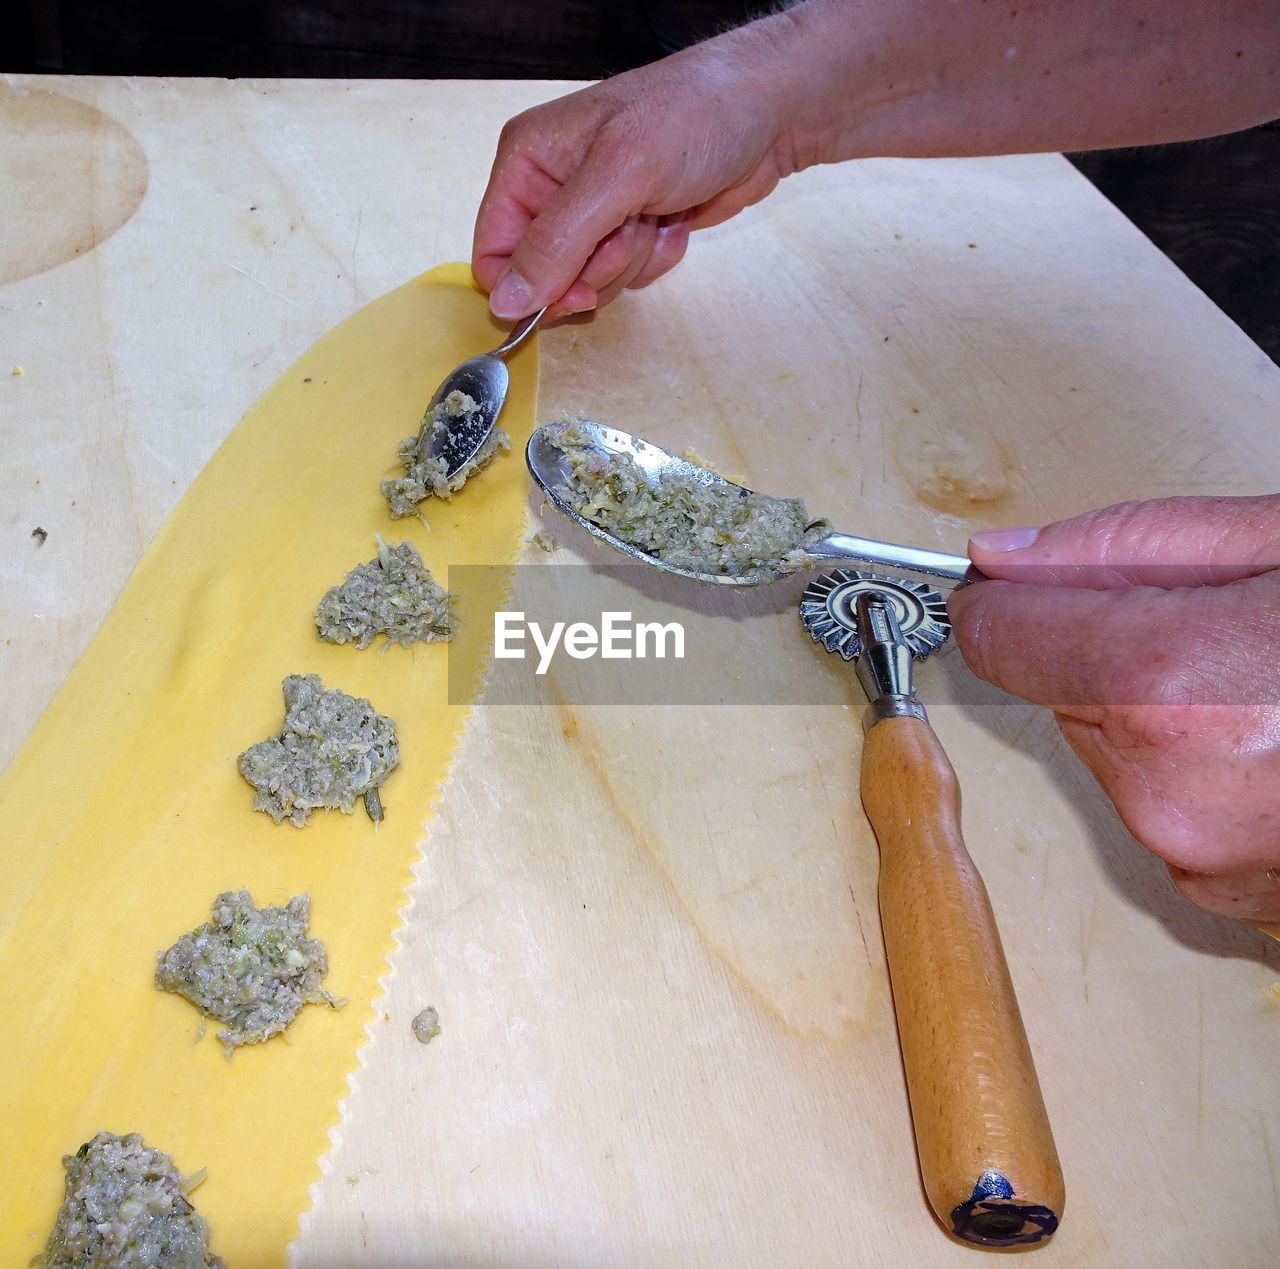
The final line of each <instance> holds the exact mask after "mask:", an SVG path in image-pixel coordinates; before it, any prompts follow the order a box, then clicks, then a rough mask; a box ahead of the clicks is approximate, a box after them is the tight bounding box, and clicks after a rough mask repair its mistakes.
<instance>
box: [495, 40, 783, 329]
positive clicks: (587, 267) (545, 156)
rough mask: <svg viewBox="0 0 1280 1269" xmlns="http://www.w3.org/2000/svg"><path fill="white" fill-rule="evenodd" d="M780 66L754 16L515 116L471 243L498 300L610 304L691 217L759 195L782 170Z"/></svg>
mask: <svg viewBox="0 0 1280 1269" xmlns="http://www.w3.org/2000/svg"><path fill="white" fill-rule="evenodd" d="M784 78H785V77H784V76H782V75H780V74H778V73H777V71H776V68H773V67H772V66H771V65H770V59H769V56H768V49H767V36H763V35H762V32H761V31H760V30H759V29H757V28H754V27H748V28H744V29H743V30H741V31H735V32H731V33H730V34H728V35H726V36H721V37H720V38H719V39H716V40H711V41H708V42H707V43H706V44H700V45H697V46H696V47H694V48H692V49H688V50H686V51H685V52H683V53H679V54H677V55H676V56H674V57H669V58H666V59H665V60H664V61H661V62H657V63H655V64H654V65H652V66H646V67H643V68H642V69H640V70H636V71H631V72H629V73H627V74H625V75H619V76H618V77H617V78H616V79H611V80H608V81H606V82H605V83H603V84H596V85H594V86H593V87H591V88H586V89H583V90H582V91H580V92H576V93H573V94H571V95H570V96H568V97H562V98H560V99H559V100H557V101H552V102H548V103H547V104H546V105H544V106H537V107H535V108H534V109H532V110H527V111H525V113H524V114H521V115H517V116H516V117H515V118H514V119H512V120H511V121H510V122H509V123H508V124H507V125H506V127H505V128H504V129H503V130H502V135H501V137H500V138H499V140H498V154H497V158H496V159H495V160H494V165H493V172H492V174H491V175H490V178H489V187H488V189H487V190H486V191H485V195H484V200H483V202H482V203H481V205H480V214H479V217H478V219H477V221H476V228H475V242H474V248H473V255H472V268H473V270H474V272H475V276H476V280H477V281H478V282H479V283H480V285H481V286H482V287H484V288H485V289H486V290H488V291H490V292H492V296H491V301H490V302H491V305H492V308H493V311H494V313H495V314H497V316H499V317H504V318H509V319H514V318H518V317H523V316H524V315H525V314H527V313H531V312H533V311H534V310H535V309H537V308H540V307H542V305H544V304H550V303H553V302H554V303H555V304H556V311H557V312H559V313H566V312H575V311H581V310H584V309H591V308H595V307H597V306H598V305H602V304H607V303H608V302H609V301H610V300H611V299H613V298H614V297H615V296H616V295H618V294H619V293H620V292H621V291H622V290H623V289H625V288H627V287H631V288H636V287H642V286H647V285H648V284H649V283H650V282H652V281H654V280H655V279H656V278H659V277H661V276H662V274H664V273H665V272H666V271H667V270H668V269H670V268H673V267H674V266H675V265H676V264H678V263H679V261H680V258H681V257H682V256H683V255H684V252H685V247H686V246H687V245H688V241H689V232H690V230H692V229H700V228H704V227H706V226H709V225H715V224H718V223H719V222H720V221H722V220H726V219H728V218H729V217H730V216H732V215H734V214H735V213H737V212H739V211H741V210H742V209H743V208H744V207H746V206H748V205H749V204H751V203H755V202H758V201H759V200H760V199H762V198H763V197H764V196H765V195H766V194H768V193H769V191H770V190H772V189H773V187H774V186H775V185H776V184H777V183H778V181H779V180H780V179H781V178H782V177H783V176H784V175H785V174H786V171H785V170H784V168H783V166H782V165H781V163H780V159H779V156H778V154H777V153H776V152H775V151H776V147H777V144H778V138H779V128H780V115H781V107H780V102H779V97H780V95H781V94H782V92H783V89H784Z"/></svg>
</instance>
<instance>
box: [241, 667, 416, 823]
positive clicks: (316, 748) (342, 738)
mask: <svg viewBox="0 0 1280 1269" xmlns="http://www.w3.org/2000/svg"><path fill="white" fill-rule="evenodd" d="M284 704H285V716H284V727H283V728H282V729H281V731H280V733H279V735H276V736H272V737H271V738H270V739H269V740H263V741H260V742H259V743H258V744H256V745H254V746H253V747H252V748H251V749H246V750H245V751H244V753H242V754H241V755H240V774H241V775H242V776H244V778H245V779H246V780H248V781H249V783H250V784H251V785H253V787H254V788H255V789H257V791H258V796H257V798H256V800H255V801H254V804H253V806H254V809H255V810H257V811H265V812H266V813H267V814H268V815H270V816H271V818H272V819H273V820H275V822H276V823H277V824H279V823H281V822H282V821H283V820H288V821H289V822H290V823H291V824H296V825H297V826H298V827H299V828H301V827H302V826H303V825H304V824H305V823H306V822H307V819H308V818H309V817H310V815H311V812H312V811H313V810H315V809H316V808H317V807H323V808H325V809H326V810H339V811H344V812H346V813H347V814H348V815H349V814H350V813H351V810H352V808H353V807H354V805H355V800H356V798H358V797H363V798H364V808H365V810H366V811H367V812H368V814H369V818H370V819H371V820H373V822H374V823H375V824H376V823H378V822H379V821H380V820H381V819H382V800H381V798H380V797H379V795H378V786H379V785H380V784H382V782H383V781H384V780H385V779H386V778H387V777H388V776H389V775H390V774H391V773H392V772H393V771H394V770H395V769H396V768H397V767H398V766H399V765H400V743H399V741H398V740H397V738H396V725H395V723H393V722H392V721H391V719H389V718H387V717H386V716H385V715H384V714H379V713H378V712H377V711H376V710H375V709H374V708H373V706H372V705H371V704H370V703H369V702H368V701H367V700H365V699H364V698H363V697H359V696H348V695H347V694H346V693H345V692H339V691H337V690H334V691H327V690H326V689H325V686H324V684H323V683H321V682H320V678H319V676H318V675H316V674H307V675H300V674H291V675H289V677H288V678H287V679H285V681H284Z"/></svg>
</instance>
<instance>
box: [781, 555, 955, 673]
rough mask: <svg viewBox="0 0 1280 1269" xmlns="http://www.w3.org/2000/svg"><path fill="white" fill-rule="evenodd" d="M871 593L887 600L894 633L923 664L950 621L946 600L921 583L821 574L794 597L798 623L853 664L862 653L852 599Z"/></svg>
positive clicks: (842, 571) (851, 572)
mask: <svg viewBox="0 0 1280 1269" xmlns="http://www.w3.org/2000/svg"><path fill="white" fill-rule="evenodd" d="M871 593H875V594H878V595H883V596H885V597H886V598H887V599H888V600H889V602H890V604H891V605H892V608H893V615H894V616H895V617H896V618H897V622H898V632H899V633H900V634H901V635H902V638H903V640H904V641H905V642H906V644H907V646H908V647H909V648H910V649H911V654H912V656H914V657H916V658H917V659H918V660H921V661H923V660H924V659H925V657H927V656H928V655H929V654H930V653H932V652H936V651H937V650H938V649H939V648H940V647H942V645H943V644H944V643H946V641H947V636H948V635H949V634H950V633H951V620H950V618H949V617H948V616H947V605H946V601H945V600H944V599H943V598H942V596H941V595H940V594H939V593H938V592H937V591H936V590H934V589H933V588H932V587H930V586H926V585H925V584H924V583H923V582H915V581H908V580H907V579H906V578H901V577H886V576H884V575H883V574H882V573H863V572H859V571H858V570H856V569H851V568H838V569H836V570H834V571H833V572H831V573H825V574H823V576H822V577H819V578H818V579H817V581H813V582H810V583H809V585H808V586H806V587H805V591H804V594H803V596H801V599H800V620H801V621H803V622H804V624H805V629H807V630H808V631H809V633H810V634H811V635H812V636H813V638H814V640H815V641H816V642H818V643H820V644H822V645H823V647H825V648H826V650H827V651H828V652H838V653H839V654H840V655H841V656H842V657H844V659H845V660H846V661H854V660H856V659H857V658H858V657H859V656H860V655H861V653H862V651H863V647H862V637H861V635H860V634H859V632H858V613H857V602H858V596H859V595H866V594H871Z"/></svg>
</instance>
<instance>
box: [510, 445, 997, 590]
mask: <svg viewBox="0 0 1280 1269" xmlns="http://www.w3.org/2000/svg"><path fill="white" fill-rule="evenodd" d="M548 426H549V425H548V424H543V425H542V427H540V428H538V429H537V430H536V431H535V432H534V433H533V435H532V436H531V437H530V438H529V444H528V445H527V446H526V448H525V462H526V463H528V465H529V473H530V475H531V476H532V477H533V479H534V481H535V482H536V483H537V484H538V486H539V488H541V489H542V491H543V493H544V494H545V495H546V497H547V501H548V502H550V503H551V505H552V506H553V507H554V508H555V509H556V510H557V511H559V512H560V513H561V515H564V516H567V517H568V518H569V519H570V520H572V521H573V522H574V523H575V524H578V525H581V526H582V528H584V529H586V531H587V532H588V533H590V534H591V535H592V536H593V537H597V538H599V539H600V540H601V541H602V542H607V543H608V544H609V545H610V546H611V547H613V548H614V550H617V551H621V552H622V553H623V554H624V555H630V556H631V557H632V558H633V559H637V560H641V561H643V562H644V563H645V564H652V565H653V566H654V567H655V568H660V569H663V570H664V571H665V572H668V573H675V574H676V575H677V576H679V577H688V578H690V579H691V580H693V581H696V582H707V583H711V584H712V585H717V586H760V585H763V584H765V583H768V582H775V581H778V580H779V579H780V578H781V577H784V576H786V575H787V574H786V573H785V572H779V573H775V574H771V575H770V574H767V573H764V572H763V570H761V571H759V572H757V573H754V574H752V575H749V576H745V577H739V576H732V575H728V574H724V573H703V572H699V571H697V570H695V569H690V568H684V567H682V566H680V565H677V564H669V563H667V562H666V561H665V560H660V559H658V558H657V557H656V556H654V555H650V554H649V553H648V552H647V551H642V550H640V549H639V548H638V547H635V546H632V545H631V544H630V543H628V542H624V541H623V540H622V539H621V538H619V537H617V536H616V535H615V534H613V533H610V532H609V530H608V529H603V528H601V527H600V525H598V524H595V523H594V522H593V521H591V520H588V519H587V518H586V517H585V516H582V515H579V514H578V512H577V511H575V510H574V508H573V506H572V504H571V503H570V501H569V497H568V494H569V490H570V488H571V484H570V480H571V476H572V469H571V467H570V464H569V455H568V454H566V453H565V452H564V450H562V449H560V448H559V447H558V446H557V445H555V444H554V443H553V442H552V440H551V437H550V436H549V435H548V434H547V427H548ZM579 426H580V427H581V429H582V433H583V435H584V436H585V437H586V439H587V441H588V443H589V448H590V449H591V450H592V451H594V452H595V453H597V454H600V455H601V456H602V457H606V458H607V457H611V456H615V455H627V456H629V457H630V458H632V459H634V460H635V462H636V464H637V466H639V467H640V469H641V471H643V472H644V474H645V477H646V479H648V481H649V483H650V484H657V483H658V482H659V481H660V480H661V479H662V477H663V476H666V475H670V476H676V475H679V476H684V477H692V478H693V479H695V480H697V481H698V482H699V483H701V484H704V485H707V486H711V485H719V486H722V487H725V488H728V489H733V490H736V491H737V493H738V495H739V497H742V498H745V497H746V496H747V495H748V494H750V493H752V492H754V491H753V490H751V489H748V488H747V487H746V486H745V485H739V484H735V483H734V482H733V481H731V480H726V479H725V478H724V477H723V476H717V475H716V473H715V472H713V471H708V470H707V468H705V467H700V466H698V464H697V463H691V462H690V461H689V460H688V459H685V458H681V457H679V456H678V455H676V454H672V453H670V452H669V451H667V450H665V449H663V448H662V447H661V446H660V445H655V444H654V443H653V442H652V441H646V440H643V439H642V438H640V437H638V436H632V435H631V434H630V433H629V432H622V431H619V430H618V429H617V428H612V427H605V426H603V425H602V424H600V423H591V422H587V421H583V422H581V423H580V424H579ZM805 551H806V553H807V554H808V555H810V556H812V557H813V559H814V560H815V561H818V560H849V561H852V562H854V563H856V564H859V565H865V566H868V567H871V568H884V569H890V570H892V571H893V572H895V573H898V574H902V575H905V576H908V577H914V578H928V579H930V580H931V581H933V582H934V583H935V584H938V583H943V584H949V585H950V586H952V587H954V586H958V585H961V584H963V583H965V582H971V581H977V580H979V579H980V578H981V576H982V574H981V573H979V572H978V570H977V569H975V568H974V566H973V564H972V563H970V561H969V559H968V557H967V556H964V555H950V554H948V553H946V552H945V551H930V550H927V549H925V548H923V547H916V546H900V545H898V544H897V543H894V542H877V541H875V540H874V539H872V538H858V537H852V536H851V535H849V534H847V533H836V532H832V533H829V534H827V536H826V537H825V538H823V539H822V540H821V541H819V542H815V543H812V544H811V545H810V546H808V547H806V548H805Z"/></svg>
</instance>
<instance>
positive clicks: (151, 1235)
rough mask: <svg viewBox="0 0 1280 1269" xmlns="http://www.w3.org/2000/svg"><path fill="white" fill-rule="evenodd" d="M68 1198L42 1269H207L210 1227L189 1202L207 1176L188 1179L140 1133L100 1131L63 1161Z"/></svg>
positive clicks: (215, 1262)
mask: <svg viewBox="0 0 1280 1269" xmlns="http://www.w3.org/2000/svg"><path fill="white" fill-rule="evenodd" d="M62 1166H63V1167H64V1168H66V1170H67V1176H66V1197H65V1198H64V1199H63V1200H62V1207H61V1208H59V1210H58V1219H57V1221H56V1223H55V1224H54V1227H53V1233H52V1234H50V1235H49V1242H48V1244H47V1245H46V1247H45V1249H44V1252H43V1253H42V1254H41V1256H40V1258H39V1259H38V1260H37V1261H36V1262H35V1263H36V1264H38V1265H40V1266H42V1267H43V1269H71V1266H78V1267H80V1269H119V1267H120V1266H128V1267H129V1269H135V1267H136V1269H142V1267H143V1266H157V1267H163V1269H206V1267H209V1266H218V1267H220V1266H221V1265H222V1261H221V1260H219V1259H218V1257H217V1256H215V1255H213V1254H212V1253H211V1252H210V1251H209V1223H208V1221H206V1220H205V1219H204V1217H203V1216H201V1215H200V1213H199V1212H197V1211H196V1209H195V1208H194V1207H193V1206H192V1205H191V1202H190V1201H189V1200H188V1198H187V1195H188V1194H189V1193H190V1192H191V1191H192V1190H193V1189H194V1188H195V1187H196V1186H197V1185H199V1184H200V1182H201V1181H202V1180H203V1179H204V1174H203V1173H197V1174H196V1175H195V1176H193V1177H184V1176H183V1175H182V1173H180V1172H179V1171H178V1169H177V1168H175V1167H174V1166H173V1160H172V1159H171V1158H169V1156H168V1155H167V1154H164V1153H162V1152H161V1151H159V1150H153V1149H151V1148H150V1147H149V1146H148V1145H146V1144H145V1143H144V1142H143V1140H142V1138H141V1137H140V1136H138V1134H137V1133H129V1135H128V1136H125V1137H117V1136H116V1135H115V1133H112V1132H100V1133H98V1135H97V1136H96V1137H94V1139H93V1140H92V1141H86V1142H85V1143H84V1145H82V1146H81V1147H80V1149H79V1150H77V1151H76V1152H75V1154H73V1155H72V1154H68V1155H64V1156H63V1158H62Z"/></svg>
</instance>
